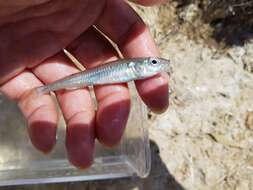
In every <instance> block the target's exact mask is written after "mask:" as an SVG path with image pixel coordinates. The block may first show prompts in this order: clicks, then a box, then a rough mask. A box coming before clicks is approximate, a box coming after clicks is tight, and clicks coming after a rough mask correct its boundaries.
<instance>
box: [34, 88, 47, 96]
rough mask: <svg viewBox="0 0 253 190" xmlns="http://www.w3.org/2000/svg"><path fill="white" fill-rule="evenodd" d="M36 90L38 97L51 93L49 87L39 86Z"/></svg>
mask: <svg viewBox="0 0 253 190" xmlns="http://www.w3.org/2000/svg"><path fill="white" fill-rule="evenodd" d="M35 90H36V92H37V94H38V95H44V94H47V93H49V92H50V89H49V87H48V86H39V87H37V88H36V89H35Z"/></svg>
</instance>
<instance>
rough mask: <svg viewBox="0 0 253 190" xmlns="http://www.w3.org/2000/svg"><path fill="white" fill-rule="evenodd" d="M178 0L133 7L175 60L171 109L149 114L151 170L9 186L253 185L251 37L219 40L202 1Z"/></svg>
mask: <svg viewBox="0 0 253 190" xmlns="http://www.w3.org/2000/svg"><path fill="white" fill-rule="evenodd" d="M177 3H178V2H171V3H168V4H167V5H163V6H160V7H153V8H143V7H135V9H136V10H137V11H138V12H139V13H140V14H141V15H142V17H143V18H144V20H145V21H146V22H147V23H148V24H149V25H150V27H151V32H152V34H153V36H154V37H155V40H156V42H157V44H158V46H159V48H160V50H161V55H162V56H163V57H166V58H169V59H171V62H172V70H171V73H170V87H171V95H170V102H171V105H170V109H169V110H168V111H167V112H166V113H164V114H163V115H159V116H157V115H154V114H152V113H149V123H150V127H149V131H150V138H151V148H152V170H151V174H150V176H149V177H148V178H146V179H136V178H133V179H121V180H110V181H99V182H84V183H68V184H58V185H54V184H52V185H34V186H23V187H19V188H15V187H11V188H9V189H33V190H35V189H47V190H51V189H52V190H53V189H65V190H68V189H71V190H75V189H78V190H80V189H94V190H95V189H97V190H102V189H110V190H113V189H136V190H137V189H138V190H141V189H145V190H149V189H150V190H152V189H161V190H163V189H164V190H165V189H166V190H168V189H171V190H172V189H173V190H174V189H179V190H183V189H187V190H188V189H189V190H190V189H194V190H196V189H212V190H215V189H224V190H231V189H236V190H237V189H238V190H239V189H242V190H247V189H253V181H252V178H253V43H252V42H251V41H250V36H248V35H247V38H248V39H247V41H245V42H243V43H234V44H229V46H226V41H224V43H218V42H217V39H215V38H213V36H214V35H213V32H214V28H212V27H210V26H209V24H208V23H204V21H202V20H201V19H200V18H201V14H202V13H201V11H200V9H199V7H198V6H197V5H196V4H194V3H193V4H188V5H185V6H183V7H180V8H177V5H178V4H177ZM235 38H236V37H235ZM236 42H237V40H236ZM5 189H6V188H5Z"/></svg>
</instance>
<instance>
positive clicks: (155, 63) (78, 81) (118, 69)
mask: <svg viewBox="0 0 253 190" xmlns="http://www.w3.org/2000/svg"><path fill="white" fill-rule="evenodd" d="M169 65H170V61H169V60H166V59H163V58H156V57H146V58H132V59H120V60H117V61H113V62H110V63H107V64H104V65H101V66H98V67H95V68H92V69H89V70H85V71H82V72H78V73H75V74H72V75H70V76H67V77H65V78H63V79H59V80H57V81H55V82H53V83H51V84H48V85H45V86H41V87H38V88H37V89H36V90H37V93H38V94H40V95H42V94H46V93H49V92H51V91H57V90H62V89H76V88H82V87H86V86H93V85H102V84H114V83H123V82H130V81H133V80H140V79H144V78H148V77H152V76H154V75H156V74H158V73H160V72H162V71H166V70H167V69H168V68H169Z"/></svg>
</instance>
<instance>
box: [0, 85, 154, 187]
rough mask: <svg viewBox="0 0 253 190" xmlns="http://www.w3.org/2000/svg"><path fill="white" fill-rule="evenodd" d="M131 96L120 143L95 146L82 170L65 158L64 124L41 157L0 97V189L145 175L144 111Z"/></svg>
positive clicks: (21, 122) (12, 108) (22, 122)
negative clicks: (49, 150) (53, 144)
mask: <svg viewBox="0 0 253 190" xmlns="http://www.w3.org/2000/svg"><path fill="white" fill-rule="evenodd" d="M131 94H132V103H131V113H130V117H129V120H128V124H127V127H126V130H125V134H124V137H123V138H122V141H121V143H120V144H119V145H118V146H117V147H115V148H113V149H108V148H105V147H103V146H102V145H100V144H99V143H97V145H96V153H95V160H94V163H93V165H92V166H91V168H89V169H88V170H84V171H80V170H78V169H76V168H74V167H73V166H71V165H70V164H69V162H68V160H67V159H66V155H65V154H66V151H65V125H64V122H61V124H60V126H59V129H58V134H57V144H56V147H55V148H54V150H53V152H52V153H50V154H48V155H44V154H42V153H40V152H38V151H37V150H35V148H34V147H33V146H32V144H31V142H30V140H29V138H28V134H27V129H26V122H25V120H24V118H23V117H22V115H21V113H20V112H19V110H18V108H17V106H16V104H15V103H14V102H10V101H8V100H7V99H6V98H5V97H4V96H3V95H1V94H0V186H4V185H17V184H34V183H52V182H67V181H85V180H86V181H87V180H97V179H110V178H118V177H126V176H133V175H137V176H139V177H145V176H146V175H148V173H149V170H150V149H149V139H148V133H147V127H146V109H145V106H144V105H143V104H142V103H141V101H140V98H139V97H138V96H137V95H136V92H135V90H133V88H132V87H131Z"/></svg>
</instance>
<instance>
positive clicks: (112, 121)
mask: <svg viewBox="0 0 253 190" xmlns="http://www.w3.org/2000/svg"><path fill="white" fill-rule="evenodd" d="M9 2H11V1H9ZM27 2H30V3H31V4H29V3H28V4H29V5H27V7H26V8H23V7H22V8H19V9H18V11H15V9H14V11H13V9H12V12H11V13H10V14H8V12H7V13H6V14H3V15H0V42H1V43H0V67H1V70H0V85H1V87H0V88H1V91H2V92H3V93H4V94H5V95H7V96H8V97H9V98H11V99H13V100H16V101H17V102H18V105H19V107H20V109H21V111H22V113H23V115H24V116H25V117H26V119H27V122H28V129H29V130H28V131H29V135H30V138H31V141H32V143H33V144H34V146H35V147H36V148H37V149H39V150H40V151H42V152H45V153H47V152H50V151H51V150H52V148H53V146H54V144H55V143H56V129H57V123H58V114H57V111H56V108H55V104H54V102H53V99H52V97H51V96H50V95H43V96H40V97H37V98H36V99H33V98H31V96H30V94H29V92H30V91H31V89H33V88H34V87H37V86H41V85H42V84H48V83H51V82H53V81H55V80H57V79H59V78H63V77H65V76H67V75H70V74H73V73H76V72H78V69H77V68H76V67H75V66H74V65H73V64H72V63H71V62H70V61H69V59H68V58H66V57H65V56H64V54H63V53H62V51H61V50H62V49H63V48H66V49H67V50H68V51H70V52H71V53H72V54H73V55H74V56H75V57H77V59H78V60H80V62H81V63H82V64H83V65H84V66H85V67H86V68H88V69H89V68H91V67H94V66H97V65H99V64H103V63H105V62H108V61H112V60H115V59H118V55H117V52H116V51H115V49H114V48H113V47H112V45H111V44H110V43H109V42H108V40H107V39H106V38H105V37H103V36H102V35H101V34H100V33H99V32H98V31H97V30H96V29H94V28H93V27H92V25H95V26H96V27H97V28H98V29H99V30H101V31H102V32H104V33H105V34H106V35H107V36H108V37H109V38H110V39H111V40H113V41H114V42H115V43H116V44H117V45H118V46H119V49H120V51H121V52H122V54H123V55H124V57H129V58H131V57H144V56H158V51H157V48H156V46H155V44H154V42H153V39H152V37H151V36H150V33H149V31H148V28H147V27H146V25H145V24H144V23H143V21H142V20H141V18H140V17H139V16H138V15H137V14H136V13H135V12H134V11H133V9H132V8H131V7H130V6H129V5H128V4H127V3H125V2H124V1H123V0H65V1H62V0H39V1H32V0H30V1H27ZM35 2H36V3H38V4H37V5H34V4H32V3H35ZM138 2H154V0H150V1H148V0H143V1H141V0H138ZM1 3H2V2H1V1H0V5H1ZM5 4H6V3H5ZM28 6H29V7H28ZM0 9H1V8H0ZM135 84H136V88H137V91H138V92H139V94H140V96H141V98H142V100H143V101H144V102H145V103H146V105H147V106H148V107H149V108H150V109H151V110H153V111H154V112H163V111H164V110H166V108H167V106H168V82H167V76H163V75H157V76H155V77H152V78H150V79H146V80H141V81H136V82H135ZM94 89H95V95H96V99H97V102H98V108H97V110H96V111H95V108H94V105H93V103H92V100H91V97H90V94H89V91H88V88H84V89H77V90H71V91H59V92H57V93H56V98H57V101H58V103H59V105H60V109H61V111H62V113H63V116H64V119H65V121H66V124H67V132H66V149H67V153H68V158H69V160H70V162H71V163H72V164H73V165H75V166H77V167H80V168H86V167H88V166H90V164H91V163H92V160H93V152H94V143H95V138H97V139H98V140H99V142H100V143H102V144H104V145H107V146H113V145H115V144H117V143H118V142H119V141H120V138H121V136H122V134H123V131H124V128H125V125H126V122H127V119H128V114H129V110H130V95H129V90H128V87H127V84H115V85H103V86H96V87H94Z"/></svg>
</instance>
